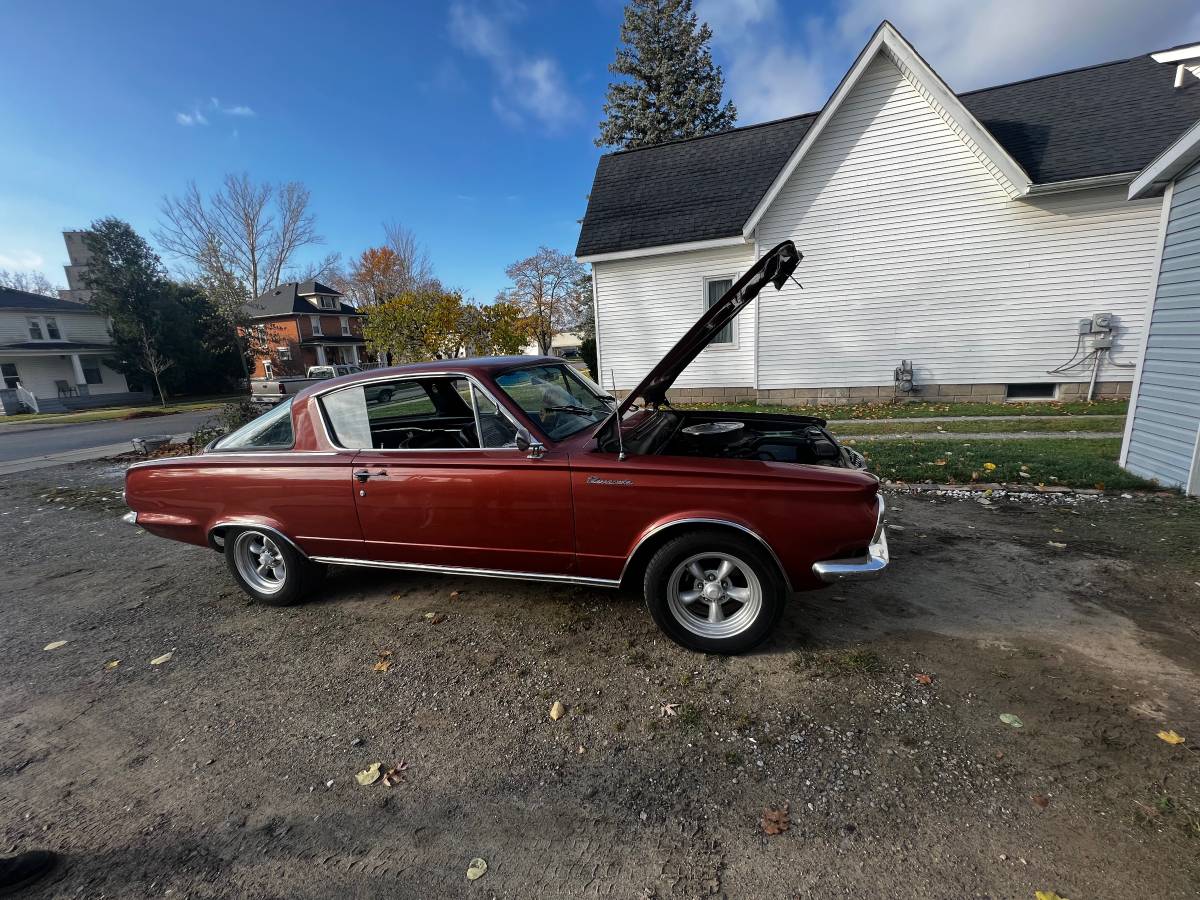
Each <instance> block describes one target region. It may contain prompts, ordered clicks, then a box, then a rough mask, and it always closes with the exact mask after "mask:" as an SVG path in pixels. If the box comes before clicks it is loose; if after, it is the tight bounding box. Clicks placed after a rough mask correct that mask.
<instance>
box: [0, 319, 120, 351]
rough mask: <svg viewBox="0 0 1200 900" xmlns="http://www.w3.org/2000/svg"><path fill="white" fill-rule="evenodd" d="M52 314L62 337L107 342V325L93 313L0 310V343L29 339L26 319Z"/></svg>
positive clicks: (92, 342) (72, 339)
mask: <svg viewBox="0 0 1200 900" xmlns="http://www.w3.org/2000/svg"><path fill="white" fill-rule="evenodd" d="M31 316H34V317H37V316H41V317H43V318H44V317H46V316H52V317H54V318H56V319H57V320H58V327H59V328H60V329H61V330H62V333H63V339H64V340H68V341H75V342H77V343H80V344H108V343H111V341H112V338H110V337H109V336H108V325H107V323H106V322H105V321H104V318H103V317H102V316H98V315H96V314H94V313H83V314H79V313H73V312H67V313H62V312H28V313H26V312H20V311H4V312H0V344H16V343H19V342H21V341H27V340H29V326H28V324H27V320H28V319H29V318H30V317H31Z"/></svg>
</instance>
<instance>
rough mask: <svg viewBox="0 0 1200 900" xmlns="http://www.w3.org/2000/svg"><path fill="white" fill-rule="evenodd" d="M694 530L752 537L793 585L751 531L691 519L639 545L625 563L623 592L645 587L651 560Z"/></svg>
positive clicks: (652, 535)
mask: <svg viewBox="0 0 1200 900" xmlns="http://www.w3.org/2000/svg"><path fill="white" fill-rule="evenodd" d="M692 531H723V532H726V533H727V534H731V535H736V536H738V537H743V538H744V537H748V538H750V539H751V540H753V541H756V542H757V543H758V544H760V545H761V546H762V548H763V549H764V550H766V551H767V556H768V557H770V559H771V561H772V562H773V563H774V564H775V568H776V569H777V570H778V571H779V575H780V577H781V578H782V579H783V582H784V584H787V585H789V587H790V584H791V582H790V580H789V579H788V577H787V572H786V571H784V569H783V566H782V565H781V564H780V562H779V558H778V557H777V556H776V555H775V551H774V550H772V549H771V546H770V545H769V544H768V543H767V542H766V541H765V540H763V539H762V538H761V537H759V536H758V535H757V534H755V533H754V532H753V531H750V530H749V529H748V528H742V527H740V526H737V525H732V524H729V523H727V522H713V521H708V520H700V521H697V520H695V519H688V520H685V521H682V522H674V523H672V524H670V525H665V526H663V527H662V528H660V529H659V530H658V531H655V532H652V533H651V534H650V536H649V537H647V538H646V539H645V540H643V541H642V542H641V543H640V544H638V546H637V548H636V549H635V550H634V551H633V555H632V556H630V557H629V561H628V562H627V563H626V564H625V571H623V572H622V573H621V588H622V590H632V589H634V588H638V587H640V586H641V582H642V578H643V577H644V576H645V574H646V566H648V565H649V564H650V560H651V558H652V557H653V556H654V554H655V553H657V552H658V551H659V550H660V549H661V548H662V547H663V545H664V544H666V543H667V542H668V541H670V540H673V539H674V538H677V537H679V536H680V535H681V534H687V533H688V532H692Z"/></svg>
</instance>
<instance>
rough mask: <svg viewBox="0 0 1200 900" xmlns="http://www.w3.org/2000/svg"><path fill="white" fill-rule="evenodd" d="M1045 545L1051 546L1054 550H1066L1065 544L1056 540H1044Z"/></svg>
mask: <svg viewBox="0 0 1200 900" xmlns="http://www.w3.org/2000/svg"><path fill="white" fill-rule="evenodd" d="M1046 546H1047V547H1053V548H1054V549H1055V550H1066V549H1067V545H1066V544H1060V543H1059V542H1058V541H1046Z"/></svg>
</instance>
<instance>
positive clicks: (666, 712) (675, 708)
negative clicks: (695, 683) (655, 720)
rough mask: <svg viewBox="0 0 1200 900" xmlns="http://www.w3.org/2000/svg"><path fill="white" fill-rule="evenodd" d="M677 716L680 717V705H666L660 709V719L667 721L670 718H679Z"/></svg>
mask: <svg viewBox="0 0 1200 900" xmlns="http://www.w3.org/2000/svg"><path fill="white" fill-rule="evenodd" d="M677 715H679V704H678V703H664V704H663V705H662V706H660V707H659V708H658V716H659V718H660V719H665V718H667V717H668V716H677Z"/></svg>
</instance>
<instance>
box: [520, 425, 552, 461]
mask: <svg viewBox="0 0 1200 900" xmlns="http://www.w3.org/2000/svg"><path fill="white" fill-rule="evenodd" d="M513 442H514V443H515V444H516V445H517V449H518V450H520V451H521V452H522V453H526V452H527V453H528V454H529V458H530V459H541V458H542V457H543V456H545V455H546V445H545V444H543V443H542V442H541V441H539V440H537V439H535V438H534V436H533V435H532V434H530V433H529V429H528V428H522V427H519V428H517V436H516V438H515V439H514V441H513Z"/></svg>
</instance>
